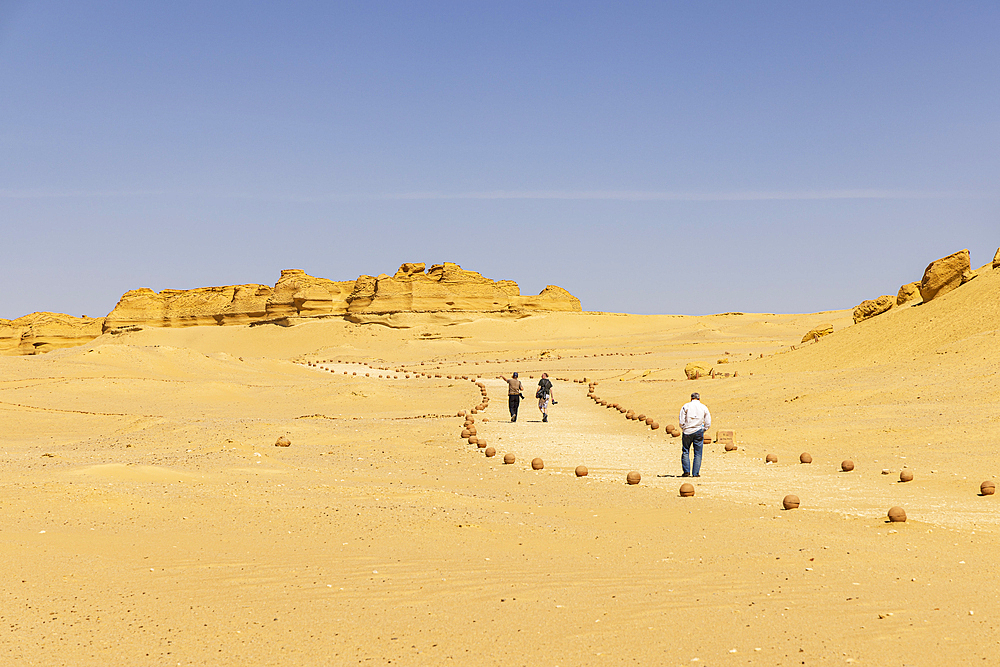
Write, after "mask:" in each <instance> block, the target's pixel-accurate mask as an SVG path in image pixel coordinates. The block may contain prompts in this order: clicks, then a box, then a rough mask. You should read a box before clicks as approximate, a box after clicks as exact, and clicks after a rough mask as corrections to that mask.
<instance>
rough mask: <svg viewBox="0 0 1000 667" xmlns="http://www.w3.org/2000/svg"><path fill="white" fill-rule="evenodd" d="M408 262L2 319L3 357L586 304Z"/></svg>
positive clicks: (291, 274)
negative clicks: (143, 336) (211, 334)
mask: <svg viewBox="0 0 1000 667" xmlns="http://www.w3.org/2000/svg"><path fill="white" fill-rule="evenodd" d="M425 269H426V265H425V264H424V263H422V262H421V263H407V264H403V265H402V266H400V267H399V270H398V271H396V274H395V275H393V276H388V275H385V274H382V275H379V276H375V277H372V276H367V275H362V276H359V277H358V278H357V279H356V280H346V281H334V280H328V279H326V278H316V277H314V276H310V275H309V274H307V273H306V272H305V271H303V270H301V269H285V270H284V271H282V272H281V277H280V278H279V279H278V282H277V283H276V284H275V285H274V287H269V286H267V285H254V284H247V285H227V286H224V287H198V288H195V289H188V290H174V289H165V290H162V291H160V292H154V291H153V290H151V289H148V288H141V289H135V290H130V291H128V292H126V293H125V294H124V295H122V297H121V299H119V301H118V305H116V306H115V308H114V310H112V311H111V313H110V314H109V315H108V316H107V317H106V318H87V317H84V318H79V317H72V316H70V315H61V314H57V313H32V314H31V315H25V316H24V317H20V318H18V319H16V320H0V354H38V353H40V352H47V351H49V350H53V349H57V348H60V347H72V346H75V345H82V344H84V343H86V342H88V341H90V340H93V339H94V338H96V337H97V336H99V335H101V333H121V332H123V331H129V330H134V329H135V328H137V327H191V326H205V325H212V326H218V325H234V324H242V325H254V324H263V323H274V324H280V325H284V326H289V325H292V324H296V323H297V322H299V321H307V320H308V319H309V318H321V317H342V318H345V319H347V320H348V321H351V322H355V323H381V324H389V325H391V326H402V327H405V326H411V324H407V321H406V318H407V316H408V314H410V313H444V314H447V313H464V312H475V313H498V314H504V313H513V314H518V313H532V312H553V311H559V312H581V310H582V308H581V306H580V300H579V299H577V298H576V297H575V296H573V295H572V294H570V293H569V292H567V291H566V290H564V289H563V288H561V287H556V286H555V285H549V286H548V287H546V288H545V289H543V290H542V291H541V292H540V293H539V294H538V295H536V296H530V295H528V296H522V295H521V292H520V289H519V288H518V285H517V283H516V282H514V281H513V280H490V279H489V278H485V277H483V276H482V275H481V274H479V273H476V272H475V271H466V270H464V269H462V267H461V266H459V265H458V264H452V263H449V262H445V263H444V264H435V265H433V266H431V267H430V269H426V270H425Z"/></svg>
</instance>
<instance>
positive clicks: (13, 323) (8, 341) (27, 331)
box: [0, 313, 104, 355]
mask: <svg viewBox="0 0 1000 667" xmlns="http://www.w3.org/2000/svg"><path fill="white" fill-rule="evenodd" d="M103 323H104V318H103V317H73V316H72V315H63V314H62V313H31V314H30V315H25V316H24V317H19V318H17V319H16V320H0V354H5V355H10V354H13V355H18V354H41V353H42V352H49V351H51V350H57V349H59V348H62V347H75V346H77V345H83V344H84V343H87V342H89V341H91V340H93V339H95V338H97V337H98V336H100V335H101V327H102V325H103Z"/></svg>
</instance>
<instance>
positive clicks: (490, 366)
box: [0, 267, 1000, 665]
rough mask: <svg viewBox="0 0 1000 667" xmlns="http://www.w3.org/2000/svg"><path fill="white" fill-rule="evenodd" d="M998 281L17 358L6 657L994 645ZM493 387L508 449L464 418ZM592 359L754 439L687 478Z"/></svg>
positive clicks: (278, 331) (204, 334)
mask: <svg viewBox="0 0 1000 667" xmlns="http://www.w3.org/2000/svg"><path fill="white" fill-rule="evenodd" d="M998 297H1000V270H994V269H993V268H992V267H984V268H983V269H980V271H979V272H978V275H977V276H976V279H975V280H971V281H970V282H968V283H967V284H963V285H961V286H960V288H959V289H954V291H951V292H949V293H947V294H943V296H939V297H936V298H934V299H933V301H929V302H927V303H924V304H923V305H919V306H916V305H901V306H900V307H894V308H892V309H891V310H888V311H887V312H884V313H882V314H879V315H877V316H876V317H872V318H871V319H866V320H864V321H861V322H859V323H857V324H855V323H854V319H853V317H852V312H851V311H837V312H823V313H814V314H804V315H773V314H749V313H748V314H740V313H733V314H724V315H715V316H701V317H686V316H669V315H660V316H639V315H622V314H606V313H588V312H541V311H540V312H531V313H524V312H522V313H479V314H476V313H412V314H410V315H399V316H396V318H395V319H394V320H393V321H387V320H385V319H384V318H382V319H380V318H378V317H373V318H370V319H364V320H360V321H358V322H352V321H349V320H348V319H344V318H315V319H314V320H311V321H296V322H295V323H294V326H279V325H277V324H273V325H272V324H259V325H257V326H250V325H244V324H233V325H230V326H190V327H126V328H121V329H116V330H115V331H114V332H106V333H104V334H103V335H100V336H99V337H97V338H95V339H94V340H91V341H89V342H87V343H86V344H84V345H80V346H76V347H67V348H66V349H56V350H54V351H51V352H48V353H47V354H41V355H37V356H19V357H0V424H2V432H3V434H4V436H3V454H4V456H3V459H2V465H0V483H2V485H3V487H4V488H3V494H2V500H0V506H2V509H3V517H4V519H3V523H2V528H0V530H2V533H3V540H2V541H0V545H2V547H0V548H2V549H3V553H2V557H3V560H4V562H5V567H4V568H3V570H2V573H3V574H2V577H3V579H2V583H3V585H2V587H0V591H2V593H0V594H2V596H3V597H2V599H3V604H2V606H0V616H2V618H0V621H2V625H3V628H4V632H3V635H2V639H0V663H2V664H10V665H108V664H116V665H278V664H281V665H349V664H389V663H392V664H403V665H440V664H456V665H457V664H473V665H479V664H484V665H487V664H504V665H508V664H509V665H618V664H656V665H691V664H702V665H737V664H754V665H803V664H804V665H816V664H848V663H853V664H868V665H955V664H992V662H994V661H995V660H996V657H995V656H996V652H997V646H998V641H1000V631H998V629H997V628H998V624H1000V620H998V618H997V608H996V605H997V598H998V595H1000V590H998V576H997V567H996V562H995V561H996V552H997V546H998V533H1000V512H998V510H997V508H998V506H997V503H998V502H1000V498H998V497H997V496H981V495H979V489H980V483H981V482H983V481H984V480H994V479H996V474H997V463H996V461H997V454H998V449H1000V420H998V418H997V415H998V414H1000V386H998V381H997V377H998V371H1000V298H998ZM285 324H288V323H287V322H286V323H285ZM830 325H832V327H833V333H832V334H829V335H825V336H822V337H821V338H817V339H812V340H810V341H808V342H806V343H804V344H803V343H802V342H801V340H802V338H803V335H804V334H806V333H807V332H809V331H811V330H814V329H825V328H826V327H829V326H830ZM129 329H133V330H129ZM722 360H724V363H720V361H722ZM693 362H694V363H700V364H703V365H704V366H705V367H706V368H708V369H710V372H709V375H708V376H702V377H699V378H698V379H695V380H688V379H687V378H686V376H685V373H684V368H685V366H686V365H688V364H690V363H693ZM513 371H519V372H520V374H521V378H522V380H523V382H524V384H525V386H526V387H527V389H528V391H526V400H525V401H524V402H523V403H522V406H521V416H520V418H519V419H518V422H517V423H513V424H512V423H510V422H509V417H508V415H507V406H506V385H505V383H503V382H502V381H500V380H499V379H498V377H499V375H501V374H503V375H508V376H509V374H510V373H511V372H513ZM542 372H548V373H549V374H550V376H552V378H553V379H554V385H555V388H554V396H555V398H556V399H557V400H558V405H555V406H553V407H552V408H551V410H550V414H551V418H550V422H549V423H545V424H543V423H541V421H540V418H539V413H538V410H537V408H536V407H535V405H534V403H535V401H534V400H532V398H531V395H532V394H533V390H534V386H535V384H536V382H537V379H538V378H539V376H540V374H541V373H542ZM407 376H408V377H407ZM428 376H429V377H428ZM437 376H440V377H437ZM449 376H451V377H449ZM476 381H479V382H481V383H482V385H483V386H484V387H485V389H486V394H487V396H488V397H489V399H490V402H489V406H488V407H487V408H486V409H485V410H483V411H478V410H477V413H476V414H475V415H472V416H473V417H474V418H475V426H476V429H477V436H478V437H481V438H484V439H486V440H487V442H488V444H489V445H490V446H492V447H495V448H496V451H497V456H495V457H486V456H484V454H483V451H484V450H483V449H481V448H479V447H477V446H476V445H470V444H468V443H467V441H466V440H463V439H460V437H459V435H460V431H461V430H462V427H463V423H464V419H463V418H461V417H458V416H457V415H458V413H459V412H460V411H469V410H471V409H472V408H473V407H474V406H476V405H477V404H479V403H480V401H481V394H480V389H479V387H478V386H477V385H476V384H475V382H476ZM591 382H596V383H597V384H596V385H594V386H593V390H594V393H595V394H596V395H597V396H598V397H599V398H600V399H602V400H606V401H610V402H618V403H620V404H622V405H623V406H626V407H628V408H631V409H633V410H635V411H636V412H637V413H643V414H645V415H647V416H652V417H654V418H655V419H656V420H657V421H658V422H659V423H660V424H662V425H665V424H667V423H671V422H673V423H676V420H677V412H678V410H679V408H680V406H681V405H682V404H683V403H684V402H686V401H687V400H688V396H689V394H690V393H691V392H692V391H698V392H700V393H701V396H702V400H703V402H704V403H705V404H706V405H708V406H709V408H710V409H711V411H712V415H713V427H712V429H711V431H710V433H712V434H714V433H715V432H717V431H718V430H730V429H731V430H733V431H734V432H735V441H736V444H737V446H738V449H737V450H736V451H733V452H725V451H724V449H723V447H722V446H721V445H719V444H716V443H713V444H709V445H706V451H705V460H704V464H703V469H702V477H700V478H698V479H694V480H681V479H680V478H679V475H680V462H679V454H680V439H679V438H672V437H670V435H668V434H667V433H666V432H665V429H664V428H663V426H661V428H659V429H657V430H653V429H651V428H649V427H648V426H646V425H645V424H639V423H637V422H636V421H633V420H627V419H625V417H624V416H623V415H622V414H621V413H619V412H618V411H617V410H612V409H608V408H605V407H601V406H599V405H598V404H597V403H595V401H594V400H592V399H591V398H588V396H587V394H588V387H589V383H591ZM282 436H283V437H286V438H287V439H288V440H289V441H290V443H291V444H290V446H288V447H276V446H275V442H276V440H277V439H278V438H279V437H282ZM803 452H809V453H810V454H811V456H812V459H813V462H812V463H811V464H800V463H799V455H800V454H801V453H803ZM508 453H510V454H514V455H515V457H516V461H515V462H514V463H512V464H509V465H508V464H504V462H503V457H504V455H505V454H508ZM767 454H774V455H776V456H777V458H778V462H777V463H775V464H765V462H764V459H765V456H766V455H767ZM534 457H540V458H542V459H543V460H544V464H545V467H544V469H542V470H538V471H535V470H532V469H531V465H530V461H531V460H532V458H534ZM844 459H850V460H852V461H853V462H854V464H855V468H854V470H853V471H851V472H841V470H840V464H841V461H843V460H844ZM578 465H585V466H587V467H588V469H589V474H588V475H587V476H586V477H579V478H578V477H576V476H575V475H574V472H573V471H574V468H576V466H578ZM903 469H907V470H910V471H911V472H912V473H913V475H914V479H913V481H911V482H906V483H901V482H900V481H899V474H900V472H901V471H902V470H903ZM883 470H886V471H888V474H883ZM629 471H637V472H639V473H640V474H641V477H642V479H641V482H640V483H639V484H638V485H628V484H626V481H625V480H626V474H627V473H628V472H629ZM682 481H692V482H694V486H695V495H694V496H693V497H690V498H682V497H680V496H679V494H678V488H679V486H680V484H681V482H682ZM787 494H795V495H797V496H798V497H799V498H800V500H801V506H800V508H799V509H794V510H784V509H783V508H782V505H781V502H782V498H783V497H784V496H785V495H787ZM893 506H899V507H902V508H904V509H905V511H906V514H907V516H908V520H907V521H906V522H905V523H889V522H888V519H887V518H886V516H887V511H888V510H889V508H890V507H893Z"/></svg>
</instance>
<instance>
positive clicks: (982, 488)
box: [979, 480, 997, 496]
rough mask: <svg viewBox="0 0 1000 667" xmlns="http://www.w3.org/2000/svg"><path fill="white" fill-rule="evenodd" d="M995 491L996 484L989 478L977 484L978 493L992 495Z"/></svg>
mask: <svg viewBox="0 0 1000 667" xmlns="http://www.w3.org/2000/svg"><path fill="white" fill-rule="evenodd" d="M996 492H997V487H996V484H994V483H993V482H992V481H990V480H986V481H985V482H983V483H982V484H980V485H979V493H981V494H983V495H984V496H992V495H993V494H994V493H996Z"/></svg>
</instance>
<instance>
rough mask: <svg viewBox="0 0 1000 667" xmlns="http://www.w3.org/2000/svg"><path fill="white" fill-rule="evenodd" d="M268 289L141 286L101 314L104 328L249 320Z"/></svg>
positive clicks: (260, 312)
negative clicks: (106, 313) (158, 287)
mask: <svg viewBox="0 0 1000 667" xmlns="http://www.w3.org/2000/svg"><path fill="white" fill-rule="evenodd" d="M271 294H272V290H271V288H270V287H268V286H266V285H228V286H226V287H199V288H196V289H189V290H176V289H165V290H163V291H161V292H154V291H153V290H151V289H149V288H146V287H143V288H141V289H135V290H130V291H128V292H126V293H125V294H124V295H123V296H122V298H121V299H119V300H118V305H116V306H115V308H114V310H112V311H111V313H110V314H109V315H108V316H107V317H106V318H105V321H104V331H105V332H114V331H119V330H121V329H125V328H128V327H132V326H154V327H193V326H200V325H205V324H250V323H251V322H256V321H259V320H262V319H264V317H265V315H266V307H267V300H268V299H269V298H270V296H271Z"/></svg>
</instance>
